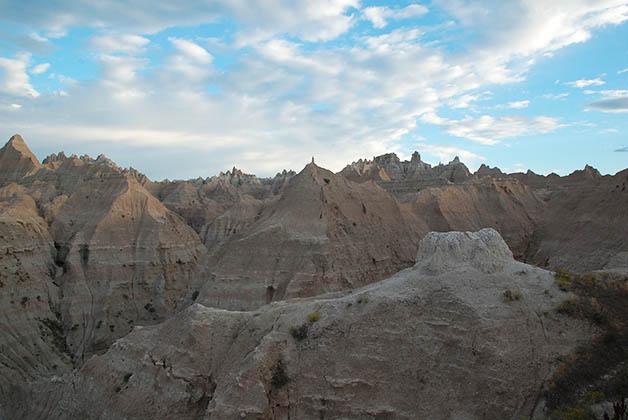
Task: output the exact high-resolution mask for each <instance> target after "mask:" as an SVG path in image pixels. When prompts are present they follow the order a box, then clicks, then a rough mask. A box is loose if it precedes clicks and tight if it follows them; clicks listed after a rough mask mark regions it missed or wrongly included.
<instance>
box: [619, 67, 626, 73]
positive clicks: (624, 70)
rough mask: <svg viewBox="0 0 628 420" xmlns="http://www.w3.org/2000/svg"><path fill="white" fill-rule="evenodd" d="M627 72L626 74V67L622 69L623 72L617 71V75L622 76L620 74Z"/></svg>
mask: <svg viewBox="0 0 628 420" xmlns="http://www.w3.org/2000/svg"><path fill="white" fill-rule="evenodd" d="M627 72H628V67H626V68H625V69H623V70H619V71H618V72H617V74H622V73H627Z"/></svg>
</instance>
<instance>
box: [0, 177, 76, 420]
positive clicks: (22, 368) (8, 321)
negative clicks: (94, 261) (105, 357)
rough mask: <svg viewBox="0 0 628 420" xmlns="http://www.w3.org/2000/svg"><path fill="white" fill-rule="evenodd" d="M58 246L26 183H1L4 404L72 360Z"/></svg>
mask: <svg viewBox="0 0 628 420" xmlns="http://www.w3.org/2000/svg"><path fill="white" fill-rule="evenodd" d="M53 252H54V246H53V239H52V237H51V236H50V234H49V232H48V229H47V224H46V222H45V221H44V220H43V219H42V218H41V217H40V216H39V214H38V212H37V207H36V205H35V201H34V200H33V199H32V198H31V197H30V196H28V195H27V194H26V192H25V189H24V187H22V186H19V185H16V184H9V185H7V186H5V187H3V188H0V372H1V373H2V374H0V405H2V404H3V402H4V401H7V400H9V399H10V398H12V396H13V393H14V392H15V390H16V388H19V387H20V386H21V385H24V384H26V383H27V382H29V381H33V380H35V379H37V378H39V377H41V376H42V375H52V374H61V373H63V372H66V371H68V370H69V367H70V366H71V354H70V352H69V351H68V349H67V347H66V345H65V340H64V337H63V329H62V326H61V323H60V315H59V306H58V305H59V298H60V294H59V288H58V287H57V286H56V285H55V284H54V283H53V281H52V276H53V273H54V263H53V259H52V256H53ZM0 417H2V416H1V414H0ZM2 418H5V417H2ZM6 418H9V417H6Z"/></svg>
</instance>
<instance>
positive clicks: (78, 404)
mask: <svg viewBox="0 0 628 420" xmlns="http://www.w3.org/2000/svg"><path fill="white" fill-rule="evenodd" d="M478 250H479V251H478ZM440 261H449V263H448V264H446V265H441V264H440V263H439V262H440ZM504 290H513V291H517V292H519V293H520V296H521V297H520V299H519V300H516V301H513V302H510V303H508V302H505V301H504V299H503V291H504ZM546 290H550V291H551V293H547V292H546ZM561 299H562V293H561V292H560V291H559V290H558V289H557V287H556V286H555V285H554V282H553V276H552V273H549V272H546V271H543V270H541V269H538V268H534V267H530V266H527V265H524V264H521V263H517V262H515V261H514V260H513V259H512V256H511V254H510V251H509V250H508V247H507V246H506V245H505V243H504V242H503V240H502V239H501V238H500V237H499V234H497V232H495V231H494V230H483V231H481V232H477V233H453V232H452V233H446V234H436V233H433V234H430V235H428V236H427V237H426V238H425V239H424V240H423V242H422V243H421V247H420V250H419V253H418V261H417V264H416V265H415V266H414V267H412V268H410V269H407V270H404V271H402V272H400V273H398V274H397V275H395V276H393V277H391V278H389V279H387V280H384V281H381V282H378V283H375V284H372V285H370V286H367V287H364V288H362V289H359V290H356V291H355V292H354V293H348V294H337V295H333V296H332V295H329V296H326V297H319V298H310V299H299V300H294V301H286V302H279V303H273V304H271V305H267V306H265V307H264V308H262V309H260V310H258V311H255V312H229V311H224V310H218V309H210V308H207V307H204V306H202V305H194V306H191V307H190V308H188V309H186V310H185V311H183V312H181V313H179V314H178V315H176V316H175V317H173V318H172V319H170V320H168V321H166V322H165V323H164V324H161V325H157V326H151V327H142V328H140V327H138V328H135V329H134V330H133V332H132V333H130V334H129V335H128V336H126V337H124V338H122V339H120V340H118V341H117V342H116V343H115V344H114V345H113V346H112V347H111V349H110V350H109V351H108V352H107V353H106V354H104V355H102V356H95V357H93V358H92V359H90V360H89V361H88V362H87V363H86V364H85V365H84V366H83V368H82V369H81V370H80V371H78V372H76V373H75V374H72V375H64V376H63V377H60V378H58V379H57V382H56V383H55V384H54V385H51V384H46V383H40V384H37V385H36V386H35V387H34V388H33V390H34V391H33V393H32V394H30V395H24V396H23V397H24V398H28V399H29V401H30V404H28V405H22V406H19V405H17V404H16V407H15V411H10V414H12V415H17V416H20V415H21V416H30V417H33V418H34V417H36V416H38V415H39V416H48V417H54V418H59V419H64V418H68V419H69V418H84V419H102V418H138V419H139V418H154V419H166V418H173V417H174V418H211V419H234V418H240V419H288V418H293V419H294V418H299V419H301V418H302V419H310V418H347V419H382V418H387V419H388V418H390V419H393V418H394V419H416V418H430V419H449V418H465V419H504V418H521V417H523V416H530V415H531V413H532V412H533V411H534V410H535V408H536V407H537V403H538V401H539V396H540V390H541V388H542V385H543V383H544V381H545V380H546V379H547V378H548V377H549V375H550V372H551V371H552V368H553V364H554V363H556V359H557V357H559V356H561V355H564V354H565V353H566V352H568V351H569V350H570V349H572V348H573V347H574V346H575V345H576V344H577V343H578V340H579V339H581V338H582V337H584V336H586V335H587V333H586V331H588V329H587V328H586V327H583V326H581V325H577V324H575V323H574V321H573V320H569V319H566V318H561V317H560V316H558V315H554V314H552V313H551V312H550V313H546V314H543V311H545V310H547V309H550V308H552V307H553V306H554V305H556V304H557V303H558V302H560V300H561ZM311 314H316V315H315V316H314V315H311ZM308 315H310V316H309V319H310V320H311V321H308ZM294 328H296V330H295V329H294ZM291 331H297V333H292V332H291ZM73 389H81V390H83V392H82V393H81V394H80V395H76V394H75V393H74V391H73ZM51 395H52V396H53V397H52V402H50V401H51V398H50V396H51ZM18 407H19V409H17V408H18ZM20 410H21V411H20Z"/></svg>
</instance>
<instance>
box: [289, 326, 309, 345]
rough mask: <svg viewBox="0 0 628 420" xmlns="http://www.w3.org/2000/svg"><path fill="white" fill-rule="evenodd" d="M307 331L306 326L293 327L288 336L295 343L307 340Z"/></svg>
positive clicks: (307, 327)
mask: <svg viewBox="0 0 628 420" xmlns="http://www.w3.org/2000/svg"><path fill="white" fill-rule="evenodd" d="M308 330H309V326H308V324H302V325H300V326H294V327H291V328H290V334H291V335H292V338H294V339H295V340H297V341H303V340H305V339H306V338H307V333H308Z"/></svg>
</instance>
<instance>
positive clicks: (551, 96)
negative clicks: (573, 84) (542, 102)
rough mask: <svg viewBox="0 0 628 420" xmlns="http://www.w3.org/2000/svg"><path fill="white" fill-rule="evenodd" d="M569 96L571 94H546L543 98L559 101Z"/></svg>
mask: <svg viewBox="0 0 628 420" xmlns="http://www.w3.org/2000/svg"><path fill="white" fill-rule="evenodd" d="M567 96H569V93H546V94H545V95H543V98H545V99H551V100H553V101H557V100H559V99H565V98H566V97H567Z"/></svg>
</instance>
